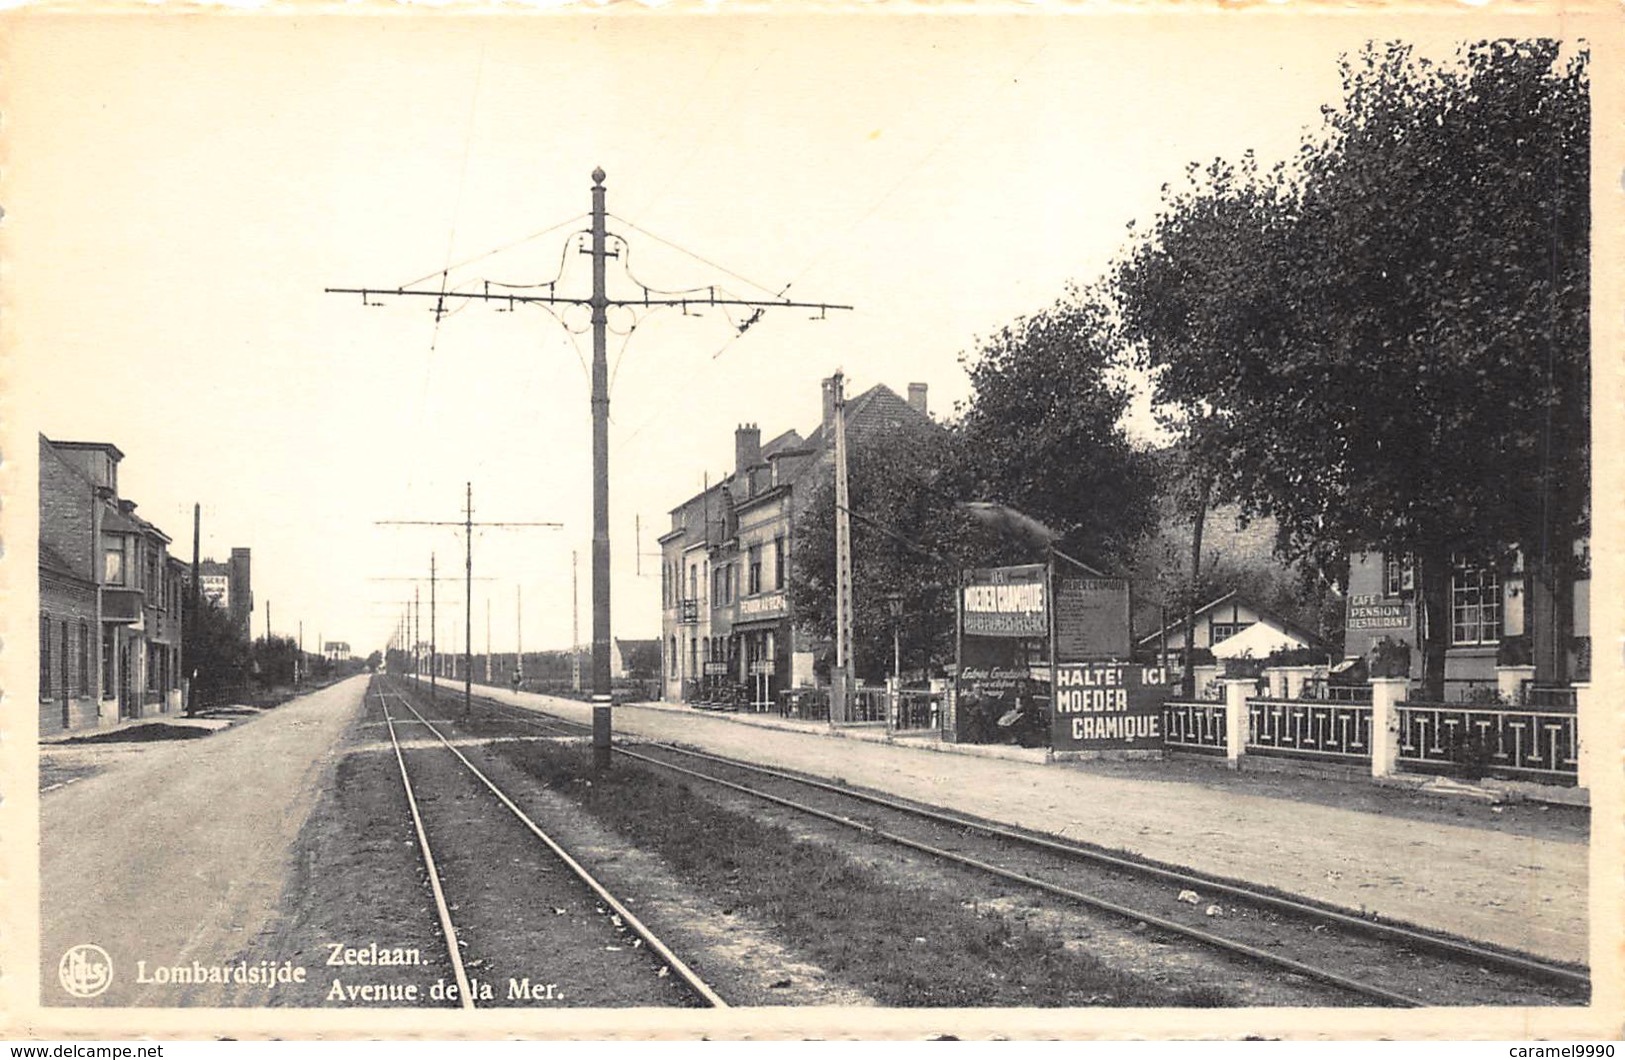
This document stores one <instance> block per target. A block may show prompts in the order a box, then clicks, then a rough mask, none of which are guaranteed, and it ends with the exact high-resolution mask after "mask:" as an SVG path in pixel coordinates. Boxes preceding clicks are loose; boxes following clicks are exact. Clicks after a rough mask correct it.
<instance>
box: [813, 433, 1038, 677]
mask: <svg viewBox="0 0 1625 1060" xmlns="http://www.w3.org/2000/svg"><path fill="white" fill-rule="evenodd" d="M847 467H848V475H847V486H848V499H849V501H850V511H851V512H852V517H851V528H852V581H853V603H852V608H853V641H852V644H853V648H852V650H853V655H854V660H853V662H854V672H855V673H856V674H857V675H858V676H859V677H860V678H863V679H866V680H878V679H880V678H882V677H884V676H885V675H887V674H890V673H891V670H892V663H893V659H892V624H893V619H892V617H891V613H890V610H889V608H888V604H887V597H888V596H889V595H891V594H900V595H901V597H902V606H903V615H902V617H901V619H900V620H899V622H898V633H899V640H900V642H901V645H900V646H901V650H902V663H903V669H904V671H905V672H910V671H925V672H927V673H936V672H939V671H940V670H941V668H942V667H943V666H944V665H945V664H947V663H949V662H952V661H953V658H954V623H955V612H954V594H955V592H956V590H957V587H958V584H959V572H960V570H962V569H963V568H965V567H968V566H976V565H979V564H981V563H986V562H1002V561H1005V557H1008V556H1009V555H1010V553H1009V551H1008V548H1009V546H1008V545H1006V544H1004V543H1002V542H1000V541H999V540H997V539H996V537H995V536H994V535H992V534H990V533H989V532H988V531H987V530H986V529H984V528H983V527H982V526H981V525H979V524H978V523H977V522H976V521H975V520H973V519H971V518H970V517H969V516H968V515H967V514H966V512H965V511H964V510H963V509H962V508H961V507H959V505H958V502H959V500H960V499H961V498H962V497H963V496H965V491H966V488H967V482H966V476H965V473H964V471H963V468H962V466H961V463H960V461H959V459H958V457H957V453H956V445H955V440H954V438H953V436H952V435H951V434H950V433H949V432H947V431H944V430H940V429H936V428H932V429H929V430H913V431H909V432H907V435H906V437H898V436H895V435H886V434H874V435H866V436H863V437H860V438H856V439H854V440H853V442H852V444H851V445H850V446H849V452H848V456H847ZM794 533H795V538H794V540H795V549H794V551H793V552H792V553H791V556H790V569H789V581H790V594H789V595H790V600H791V601H792V606H793V607H794V609H795V614H794V620H795V622H796V624H797V625H798V626H799V627H800V628H802V629H805V630H808V631H810V632H812V633H813V634H814V635H816V636H818V637H820V638H823V639H826V640H829V641H831V642H833V639H834V636H835V486H834V482H833V478H832V477H830V478H826V479H825V480H824V481H823V482H821V483H820V484H819V486H818V487H817V488H816V489H815V490H814V492H813V494H812V496H811V497H810V499H809V500H808V502H807V504H806V506H805V507H804V508H802V510H801V512H800V514H799V515H798V516H797V519H796V524H795V531H794ZM832 661H833V659H832V657H831V658H826V659H821V660H820V661H819V667H820V669H823V668H824V667H826V666H827V665H829V663H830V662H832Z"/></svg>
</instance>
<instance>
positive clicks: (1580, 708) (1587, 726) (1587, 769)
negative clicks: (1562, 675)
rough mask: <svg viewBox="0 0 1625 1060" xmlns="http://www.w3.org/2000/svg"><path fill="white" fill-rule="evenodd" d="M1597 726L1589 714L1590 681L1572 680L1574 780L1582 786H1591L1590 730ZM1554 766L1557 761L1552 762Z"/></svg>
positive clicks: (1588, 787)
mask: <svg viewBox="0 0 1625 1060" xmlns="http://www.w3.org/2000/svg"><path fill="white" fill-rule="evenodd" d="M1596 728H1597V723H1596V719H1595V718H1593V717H1592V716H1591V682H1590V681H1576V682H1574V757H1575V758H1576V759H1578V761H1577V762H1576V763H1575V771H1576V775H1575V778H1574V782H1575V783H1576V784H1578V785H1579V786H1580V787H1582V788H1586V789H1588V790H1589V789H1590V787H1591V759H1592V753H1591V745H1592V743H1593V742H1594V741H1592V740H1591V739H1590V737H1591V734H1592V731H1593V730H1594V729H1596ZM1552 764H1553V765H1554V766H1555V765H1556V764H1557V763H1555V762H1554V763H1552Z"/></svg>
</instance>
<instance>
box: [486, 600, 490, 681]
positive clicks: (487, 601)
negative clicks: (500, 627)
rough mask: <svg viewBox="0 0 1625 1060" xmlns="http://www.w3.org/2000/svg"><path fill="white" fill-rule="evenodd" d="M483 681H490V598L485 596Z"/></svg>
mask: <svg viewBox="0 0 1625 1060" xmlns="http://www.w3.org/2000/svg"><path fill="white" fill-rule="evenodd" d="M485 683H486V684H490V683H491V598H490V597H489V596H487V597H486V598H485Z"/></svg>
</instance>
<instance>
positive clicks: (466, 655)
mask: <svg viewBox="0 0 1625 1060" xmlns="http://www.w3.org/2000/svg"><path fill="white" fill-rule="evenodd" d="M376 525H378V526H456V527H461V528H462V531H463V584H464V586H465V590H464V597H463V713H464V714H465V715H467V714H468V713H470V712H471V711H472V710H473V709H474V669H473V666H472V662H473V656H472V655H471V652H472V651H473V647H472V645H473V642H474V528H475V527H476V526H480V527H486V526H490V527H514V526H544V527H547V528H549V529H552V530H557V529H558V528H559V527H561V526H563V525H564V524H563V523H534V522H533V523H516V522H485V523H476V522H475V521H474V483H472V482H468V483H465V484H464V501H463V518H462V520H461V521H459V522H444V521H440V520H434V519H380V520H378V522H377V524H376ZM431 559H432V557H431ZM432 573H433V572H432V571H431V579H430V584H429V594H430V607H429V624H430V626H433V625H434V601H433V597H434V582H433V578H432ZM433 636H434V631H433V630H432V629H431V630H430V637H431V638H432V637H433ZM431 651H432V649H431ZM432 669H434V668H433V667H431V670H432ZM434 694H435V685H434V681H433V675H432V674H431V678H430V682H429V696H430V698H431V699H433V698H434Z"/></svg>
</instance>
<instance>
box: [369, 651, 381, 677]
mask: <svg viewBox="0 0 1625 1060" xmlns="http://www.w3.org/2000/svg"><path fill="white" fill-rule="evenodd" d="M383 661H384V656H383V653H382V652H376V651H375V652H373V653H372V654H371V655H369V656H367V672H368V673H369V674H375V673H377V672H378V667H379V665H380V664H382V663H383Z"/></svg>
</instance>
